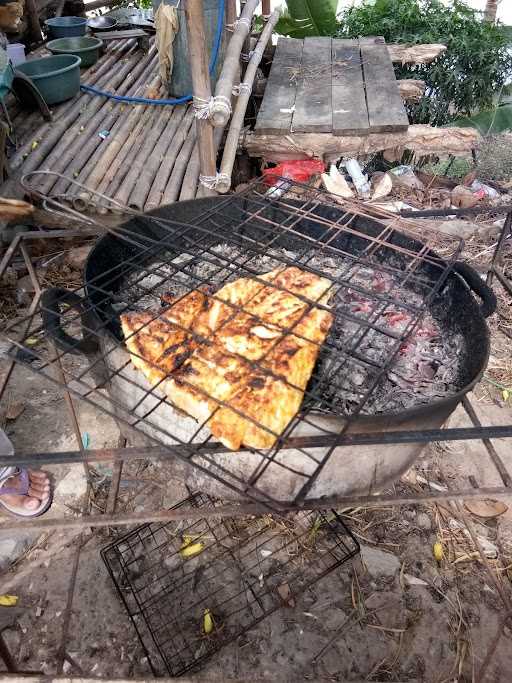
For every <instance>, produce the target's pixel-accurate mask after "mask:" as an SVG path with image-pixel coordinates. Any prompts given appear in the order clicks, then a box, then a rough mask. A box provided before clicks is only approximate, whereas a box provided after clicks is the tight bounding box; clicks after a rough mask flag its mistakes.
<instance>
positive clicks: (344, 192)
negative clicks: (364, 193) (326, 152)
mask: <svg viewBox="0 0 512 683" xmlns="http://www.w3.org/2000/svg"><path fill="white" fill-rule="evenodd" d="M322 181H323V183H324V187H325V189H326V190H327V192H330V193H331V194H334V195H336V196H338V197H343V198H344V199H351V198H352V197H353V196H354V193H353V192H352V190H351V189H350V187H349V184H348V183H347V181H346V180H345V177H344V176H343V175H342V174H341V173H340V172H339V171H338V169H337V168H336V166H335V165H334V164H331V167H330V169H329V173H322Z"/></svg>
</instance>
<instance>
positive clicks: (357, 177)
mask: <svg viewBox="0 0 512 683" xmlns="http://www.w3.org/2000/svg"><path fill="white" fill-rule="evenodd" d="M344 163H345V168H346V169H347V173H348V174H349V176H350V177H351V178H352V180H353V182H354V186H355V188H356V191H357V194H358V195H359V196H360V197H363V199H369V197H370V192H371V188H370V183H369V182H368V176H366V175H364V174H363V171H362V170H361V166H360V165H359V162H358V161H357V159H347V160H346V161H345V162H344Z"/></svg>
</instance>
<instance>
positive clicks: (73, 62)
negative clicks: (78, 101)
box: [16, 55, 80, 104]
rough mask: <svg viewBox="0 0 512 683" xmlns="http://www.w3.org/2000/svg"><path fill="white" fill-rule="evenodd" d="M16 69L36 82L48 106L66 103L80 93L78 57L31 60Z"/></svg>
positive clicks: (54, 56)
mask: <svg viewBox="0 0 512 683" xmlns="http://www.w3.org/2000/svg"><path fill="white" fill-rule="evenodd" d="M16 69H17V70H18V71H22V72H23V73H24V74H25V75H26V76H28V77H29V78H30V79H31V80H32V81H34V84H35V85H36V86H37V88H38V89H39V92H40V93H41V95H42V96H43V98H44V100H45V102H46V104H57V103H58V102H64V101H65V100H69V99H71V98H72V97H74V96H75V95H77V94H78V92H79V91H80V57H77V56H76V55H52V56H51V57H43V58H42V59H31V60H29V61H27V62H25V63H24V64H19V65H18V66H17V67H16Z"/></svg>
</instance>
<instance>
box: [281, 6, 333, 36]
mask: <svg viewBox="0 0 512 683" xmlns="http://www.w3.org/2000/svg"><path fill="white" fill-rule="evenodd" d="M336 5H337V0H286V7H287V9H286V11H285V12H284V13H283V14H282V16H281V17H280V18H279V21H278V22H277V25H276V32H277V33H280V34H281V35H284V36H290V37H292V38H306V37H307V36H332V35H334V34H335V33H336V31H337V29H338V24H337V21H336Z"/></svg>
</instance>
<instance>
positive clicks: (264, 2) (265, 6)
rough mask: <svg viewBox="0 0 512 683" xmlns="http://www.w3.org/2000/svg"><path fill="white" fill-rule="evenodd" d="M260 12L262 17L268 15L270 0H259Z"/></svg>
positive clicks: (265, 17) (266, 17)
mask: <svg viewBox="0 0 512 683" xmlns="http://www.w3.org/2000/svg"><path fill="white" fill-rule="evenodd" d="M261 13H262V15H263V18H264V19H268V17H269V16H270V0H261Z"/></svg>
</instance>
